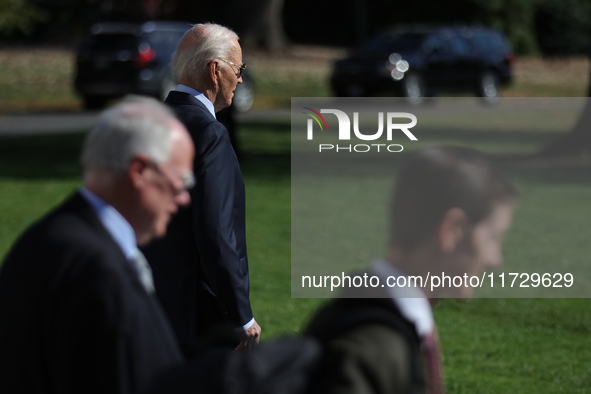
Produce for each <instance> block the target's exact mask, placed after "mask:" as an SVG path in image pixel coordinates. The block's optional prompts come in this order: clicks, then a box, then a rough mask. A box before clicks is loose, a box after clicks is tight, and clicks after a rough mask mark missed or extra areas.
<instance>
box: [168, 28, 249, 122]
mask: <svg viewBox="0 0 591 394" xmlns="http://www.w3.org/2000/svg"><path fill="white" fill-rule="evenodd" d="M241 66H242V49H241V48H240V44H238V35H237V34H236V33H234V32H233V31H232V30H230V29H228V28H226V27H224V26H221V25H217V24H213V23H205V24H197V25H195V26H193V28H191V30H189V31H187V32H186V33H185V35H184V36H183V38H182V39H181V42H180V43H179V46H178V48H177V50H176V52H175V54H174V58H173V60H172V70H173V73H174V77H175V79H176V81H177V82H179V83H183V84H186V85H188V86H191V87H193V88H195V89H197V90H200V89H206V88H209V87H210V85H212V87H213V90H214V92H215V96H216V97H215V99H214V103H213V104H214V107H215V109H216V111H219V110H221V109H223V108H225V107H228V106H229V105H230V104H232V97H233V96H234V90H235V89H236V85H237V84H238V83H242V78H241V76H240V75H241V72H239V71H240V67H241ZM201 93H205V92H203V91H201Z"/></svg>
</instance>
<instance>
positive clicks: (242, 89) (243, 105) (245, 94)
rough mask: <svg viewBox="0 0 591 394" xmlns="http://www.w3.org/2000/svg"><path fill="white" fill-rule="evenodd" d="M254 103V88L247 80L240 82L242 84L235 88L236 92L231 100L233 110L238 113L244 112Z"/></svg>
mask: <svg viewBox="0 0 591 394" xmlns="http://www.w3.org/2000/svg"><path fill="white" fill-rule="evenodd" d="M253 103H254V86H253V85H252V82H250V81H249V80H248V79H247V80H244V79H243V80H242V83H241V84H239V85H237V86H236V90H234V98H233V99H232V104H234V108H236V110H237V111H238V112H246V111H248V110H249V109H250V107H252V104H253Z"/></svg>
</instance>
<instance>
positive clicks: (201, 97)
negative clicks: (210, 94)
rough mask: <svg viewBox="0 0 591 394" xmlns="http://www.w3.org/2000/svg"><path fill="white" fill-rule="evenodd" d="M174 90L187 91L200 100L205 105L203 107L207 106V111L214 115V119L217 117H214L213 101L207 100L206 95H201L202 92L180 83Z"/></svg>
mask: <svg viewBox="0 0 591 394" xmlns="http://www.w3.org/2000/svg"><path fill="white" fill-rule="evenodd" d="M176 91H177V92H183V93H188V94H190V95H191V96H193V97H195V98H196V99H197V100H199V101H201V102H202V103H203V105H205V108H207V109H208V110H209V112H210V113H211V115H212V116H213V117H214V119H217V118H216V117H215V108H214V106H213V103H212V102H211V101H209V99H208V98H207V97H205V95H203V93H199V92H198V91H196V90H195V89H193V88H190V87H188V86H185V85H181V84H180V83H179V84H178V85H177V86H176Z"/></svg>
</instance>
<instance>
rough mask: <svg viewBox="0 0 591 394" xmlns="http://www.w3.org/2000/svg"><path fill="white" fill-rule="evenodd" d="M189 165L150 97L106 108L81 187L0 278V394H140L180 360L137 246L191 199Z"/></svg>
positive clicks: (179, 139) (12, 256)
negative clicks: (153, 380) (156, 377)
mask: <svg viewBox="0 0 591 394" xmlns="http://www.w3.org/2000/svg"><path fill="white" fill-rule="evenodd" d="M193 157H194V147H193V143H192V141H191V137H190V135H189V134H188V132H187V130H186V129H185V127H184V126H183V125H182V124H181V123H180V122H179V121H178V120H177V119H176V118H175V117H174V114H173V112H172V111H171V110H170V109H169V108H168V107H166V106H165V105H163V104H161V103H159V102H157V101H156V100H154V99H148V98H139V97H136V98H133V99H128V100H126V101H124V102H123V103H121V104H119V105H117V106H115V107H113V108H111V109H109V110H107V111H105V112H103V114H102V115H101V116H100V118H99V120H98V122H97V124H96V125H95V126H94V128H93V129H92V130H91V131H90V133H89V134H88V135H87V137H86V140H85V143H84V147H83V150H82V156H81V162H82V166H83V172H84V186H83V187H81V188H80V189H79V190H78V191H77V192H76V193H74V195H73V196H71V197H70V198H69V199H67V200H66V201H65V202H64V203H62V204H61V205H60V206H59V207H57V208H56V209H55V210H53V211H52V212H50V213H49V214H48V215H47V216H45V217H44V218H42V219H41V220H40V221H38V222H37V223H35V224H33V225H32V226H31V227H30V228H29V229H28V230H26V231H25V233H24V234H23V235H22V236H21V237H20V238H19V239H18V241H17V242H16V243H15V245H14V246H13V247H12V249H11V250H10V252H9V253H8V255H7V257H6V259H5V261H4V264H3V266H2V270H1V271H0V392H3V393H109V394H111V393H138V392H141V391H143V390H145V389H147V388H149V387H150V381H151V380H152V379H153V378H154V377H155V376H157V375H158V373H160V372H162V371H164V370H166V369H167V368H169V367H171V366H174V365H177V364H179V363H181V362H182V361H183V357H182V355H181V352H180V349H179V348H178V345H177V343H176V342H177V341H176V337H175V335H174V332H173V329H172V327H170V325H169V322H168V319H167V318H166V315H165V313H164V311H163V310H162V309H161V306H160V304H159V303H158V301H157V300H156V298H155V295H154V285H153V281H152V274H151V272H150V268H149V266H148V264H147V262H146V260H145V258H144V256H143V255H142V253H141V252H140V251H139V249H138V245H145V244H146V243H148V242H149V241H150V240H151V239H153V238H155V237H161V236H163V235H164V234H165V232H166V227H167V224H168V221H169V220H170V218H171V215H173V214H174V213H175V212H177V209H178V208H179V207H180V206H185V205H187V204H188V203H189V201H190V196H189V192H188V189H190V188H191V187H192V184H193V183H194V181H193V173H192V168H193V166H192V164H193Z"/></svg>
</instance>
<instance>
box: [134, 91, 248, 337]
mask: <svg viewBox="0 0 591 394" xmlns="http://www.w3.org/2000/svg"><path fill="white" fill-rule="evenodd" d="M165 103H166V104H168V105H170V106H171V107H172V108H173V109H174V110H175V112H176V114H177V116H178V117H179V119H180V120H181V121H182V122H183V123H184V125H185V126H186V127H187V129H188V130H189V133H190V134H191V137H192V138H193V142H194V143H195V149H196V153H195V162H194V172H195V177H196V181H197V183H196V186H195V188H194V189H193V190H192V191H191V206H190V207H188V208H184V209H182V210H181V211H180V212H179V213H178V214H177V215H176V216H175V217H174V218H173V219H172V220H171V223H170V225H169V227H168V233H167V235H166V237H165V238H164V239H161V240H157V241H156V242H153V243H152V244H151V245H149V247H148V248H147V249H145V251H144V252H145V254H146V258H147V259H148V261H149V262H150V264H151V266H152V270H153V273H154V283H155V286H156V293H157V294H158V297H160V300H161V302H162V305H163V306H164V308H165V310H166V312H167V313H168V316H169V318H170V320H171V322H172V324H173V327H174V328H175V331H176V333H177V335H178V337H179V340H180V343H182V344H193V343H195V342H196V341H197V338H198V333H199V332H202V331H204V330H205V329H206V328H207V327H208V326H211V325H213V324H217V323H219V322H220V321H223V320H227V321H229V322H230V323H231V324H232V325H233V326H234V327H238V326H241V325H244V324H246V323H248V322H249V321H250V320H251V319H252V317H253V315H252V310H251V307H250V301H249V288H250V284H249V283H250V282H249V274H248V257H247V253H246V229H245V190H244V181H243V179H242V173H241V172H240V166H239V164H238V159H237V158H236V154H235V152H234V149H233V148H232V145H231V143H230V139H229V137H228V133H227V131H226V129H225V128H224V126H223V125H222V124H221V123H220V122H218V121H217V120H216V119H215V118H214V117H213V116H212V115H211V113H210V112H209V111H208V110H207V108H206V107H205V106H204V105H203V104H202V103H201V102H200V101H199V100H197V99H196V98H195V97H193V96H191V95H190V94H187V93H182V92H176V91H173V92H170V94H169V96H168V97H167V99H166V101H165Z"/></svg>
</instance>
